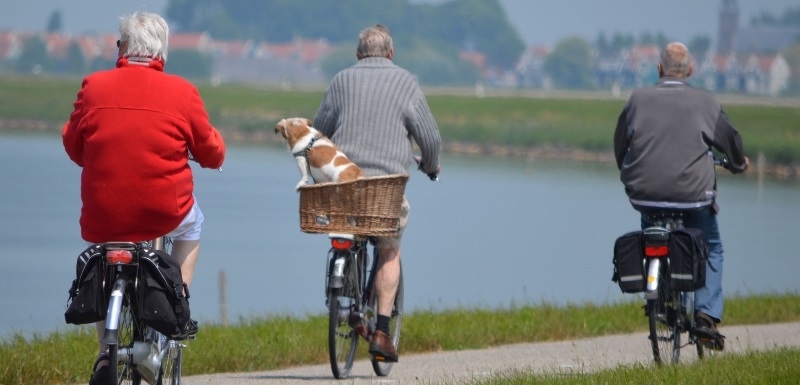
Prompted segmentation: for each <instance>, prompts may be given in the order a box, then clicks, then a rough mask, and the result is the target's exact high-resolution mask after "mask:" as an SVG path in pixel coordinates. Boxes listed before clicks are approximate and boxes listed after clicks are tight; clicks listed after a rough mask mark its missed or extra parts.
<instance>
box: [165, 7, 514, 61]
mask: <svg viewBox="0 0 800 385" xmlns="http://www.w3.org/2000/svg"><path fill="white" fill-rule="evenodd" d="M264 15H268V19H269V20H268V21H267V22H265V21H264ZM166 16H167V17H168V18H169V19H170V21H171V22H174V24H175V26H176V28H175V29H176V30H182V31H208V32H209V33H210V34H211V36H213V37H214V38H224V39H235V38H236V39H244V38H248V39H254V40H263V41H269V42H289V41H292V40H295V39H298V38H304V39H325V40H327V41H328V42H330V43H332V44H340V43H347V44H350V45H351V46H353V47H354V44H355V41H356V38H357V36H358V32H359V31H360V30H361V29H363V28H365V27H367V26H369V25H373V24H376V23H381V24H384V25H386V26H388V27H389V28H390V30H391V31H392V36H393V38H394V42H395V46H396V47H405V48H404V51H403V52H404V53H406V54H410V53H411V52H412V51H414V50H417V49H420V50H425V49H427V48H426V47H425V46H423V45H419V42H427V43H430V44H431V46H435V47H442V46H444V45H446V46H448V47H447V48H446V49H447V51H448V53H445V56H448V55H450V53H449V52H457V51H458V50H459V49H467V50H469V49H472V50H475V51H479V52H481V53H483V54H485V55H486V58H487V61H488V63H489V65H490V66H494V67H498V68H512V67H513V66H514V65H515V64H516V61H517V60H518V58H519V56H520V54H521V53H522V52H523V50H524V48H525V45H524V43H523V42H522V39H521V38H520V37H519V35H518V33H517V32H516V30H514V28H513V27H512V26H511V24H510V23H509V21H508V20H507V18H506V17H505V13H504V12H503V8H502V6H501V5H500V2H499V0H451V1H447V2H442V3H437V4H426V3H416V2H415V3H411V2H410V1H409V0H381V1H373V0H338V1H315V0H270V1H263V0H237V1H222V0H169V1H168V3H167V12H166ZM354 49H355V48H354Z"/></svg>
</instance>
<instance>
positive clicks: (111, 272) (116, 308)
mask: <svg viewBox="0 0 800 385" xmlns="http://www.w3.org/2000/svg"><path fill="white" fill-rule="evenodd" d="M168 244H170V240H169V238H166V237H162V238H158V239H156V240H154V241H151V242H146V243H132V242H109V243H104V244H102V245H101V247H102V251H101V253H102V255H103V258H102V259H101V260H100V263H101V264H102V270H101V271H104V272H105V275H104V276H105V279H104V282H105V285H106V287H109V288H110V289H109V290H108V293H109V300H108V310H107V315H106V326H105V332H104V334H103V337H102V338H101V339H100V342H101V343H103V344H105V345H107V346H108V360H109V379H110V384H112V385H113V384H117V385H118V384H132V385H139V384H141V383H142V381H144V382H146V383H148V384H156V385H180V383H181V364H182V349H183V348H184V347H185V345H184V344H182V343H181V342H180V341H177V340H174V339H172V338H169V337H167V336H165V335H163V334H161V333H159V332H157V331H156V330H154V329H152V328H150V327H147V326H146V325H145V324H144V322H143V321H142V320H141V318H140V316H139V309H140V307H139V299H140V296H139V295H138V294H139V290H140V285H141V284H142V283H140V282H139V281H138V279H137V277H138V269H139V268H140V260H141V258H143V257H142V254H143V253H145V252H147V250H148V249H149V250H166V248H167V245H168ZM141 268H143V267H141ZM192 338H194V336H190V337H189V339H192Z"/></svg>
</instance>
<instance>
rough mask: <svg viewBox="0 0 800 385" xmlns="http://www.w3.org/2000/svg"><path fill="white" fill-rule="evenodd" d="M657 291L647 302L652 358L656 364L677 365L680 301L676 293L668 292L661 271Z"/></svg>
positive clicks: (664, 277) (679, 345) (668, 288)
mask: <svg viewBox="0 0 800 385" xmlns="http://www.w3.org/2000/svg"><path fill="white" fill-rule="evenodd" d="M657 290H658V296H657V297H656V298H655V299H652V300H648V301H647V316H648V318H649V321H650V337H649V338H650V343H651V344H652V347H653V358H654V359H655V361H656V363H658V364H667V363H677V362H678V359H679V358H680V352H681V334H680V328H679V327H678V322H677V314H678V309H680V299H679V298H678V295H677V294H678V293H677V292H674V291H672V290H670V287H669V281H668V280H667V279H666V276H665V275H664V274H663V271H662V272H659V274H658V289H657Z"/></svg>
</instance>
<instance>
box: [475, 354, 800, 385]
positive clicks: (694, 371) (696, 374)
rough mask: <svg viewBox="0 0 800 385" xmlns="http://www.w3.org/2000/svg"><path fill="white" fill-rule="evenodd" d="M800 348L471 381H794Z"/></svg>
mask: <svg viewBox="0 0 800 385" xmlns="http://www.w3.org/2000/svg"><path fill="white" fill-rule="evenodd" d="M798 362H800V349H787V348H782V349H777V350H773V351H767V352H764V351H760V352H755V351H754V352H747V353H745V354H725V355H724V357H716V358H712V359H706V360H702V361H697V362H695V363H693V364H689V365H678V366H664V367H656V368H654V367H652V366H644V365H635V366H631V367H618V368H615V369H610V370H604V371H601V372H597V373H580V372H578V373H575V372H574V371H570V372H560V373H559V372H550V373H544V374H531V373H523V372H509V373H506V374H504V375H500V376H496V377H493V378H491V379H488V380H484V381H476V382H473V383H472V384H473V385H522V384H525V385H551V384H558V385H573V384H575V385H578V384H580V385H608V384H614V385H626V384H630V385H638V384H659V385H661V384H663V385H683V384H690V385H703V384H739V385H746V384H754V385H755V384H759V385H761V384H763V385H767V384H769V385H780V384H786V385H794V384H797V383H798V379H800V365H798V364H797V363H798Z"/></svg>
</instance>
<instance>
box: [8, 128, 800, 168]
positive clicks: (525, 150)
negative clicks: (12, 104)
mask: <svg viewBox="0 0 800 385" xmlns="http://www.w3.org/2000/svg"><path fill="white" fill-rule="evenodd" d="M219 129H220V131H221V132H222V135H223V137H224V138H225V140H226V142H228V143H230V144H248V145H259V144H263V145H274V146H282V145H284V142H283V141H282V140H281V138H279V137H277V136H275V135H274V133H273V132H271V131H266V130H256V131H253V130H250V131H243V130H237V129H231V128H225V127H222V126H221V127H219ZM60 130H61V127H56V126H54V125H53V124H52V123H50V122H47V121H44V120H36V119H7V118H6V119H3V118H0V134H2V133H4V132H5V133H37V134H52V135H59V133H60ZM442 151H443V152H445V153H451V154H463V155H484V156H497V157H516V158H522V159H528V160H536V159H542V160H544V159H546V160H569V161H577V162H587V163H606V164H613V163H614V156H613V154H612V153H611V151H610V150H607V151H591V150H586V149H580V148H569V147H564V146H561V147H557V146H553V145H540V146H514V145H501V144H494V143H470V142H458V141H444V143H443V145H442ZM749 156H750V162H751V164H750V168H749V169H748V170H747V171H745V173H744V175H747V176H750V177H754V178H765V177H771V178H778V179H800V164H774V163H768V162H767V161H766V157H765V156H764V155H763V153H759V154H755V155H751V154H749Z"/></svg>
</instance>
